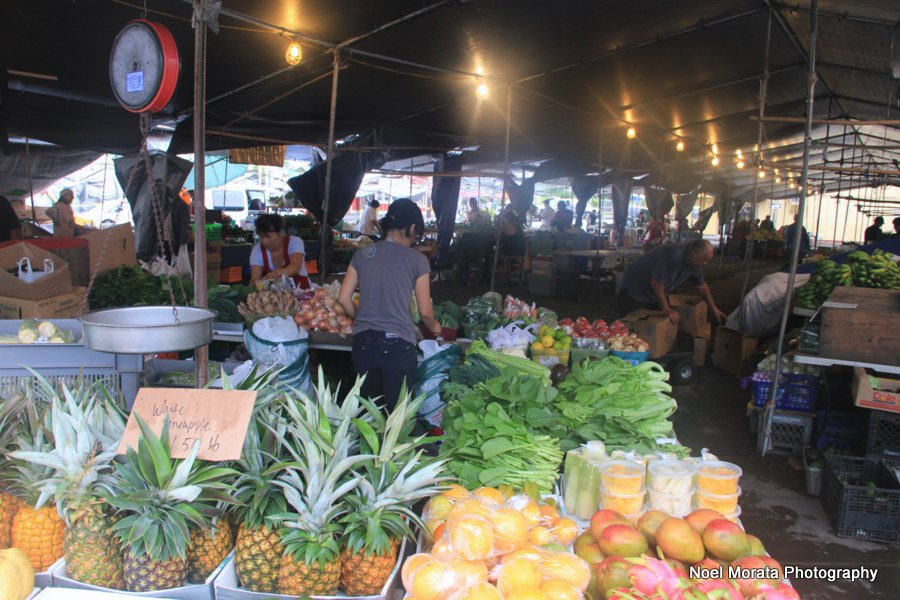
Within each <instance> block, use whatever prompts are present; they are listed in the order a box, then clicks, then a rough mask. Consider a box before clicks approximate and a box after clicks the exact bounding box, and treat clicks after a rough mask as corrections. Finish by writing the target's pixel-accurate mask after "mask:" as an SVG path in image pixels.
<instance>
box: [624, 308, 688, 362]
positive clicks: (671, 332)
mask: <svg viewBox="0 0 900 600" xmlns="http://www.w3.org/2000/svg"><path fill="white" fill-rule="evenodd" d="M622 322H623V323H625V324H626V325H628V328H629V329H631V330H632V331H634V332H635V333H636V334H637V336H638V337H639V338H641V339H642V340H644V341H645V342H647V343H648V344H649V345H650V358H659V357H660V356H663V355H664V354H667V353H668V352H669V350H671V349H672V346H674V345H675V336H676V335H677V334H678V328H677V327H676V326H675V325H672V323H671V321H669V319H668V317H666V315H665V314H664V313H662V312H660V311H655V310H636V311H634V312H632V313H629V314H628V316H626V317H625V318H624V319H622Z"/></svg>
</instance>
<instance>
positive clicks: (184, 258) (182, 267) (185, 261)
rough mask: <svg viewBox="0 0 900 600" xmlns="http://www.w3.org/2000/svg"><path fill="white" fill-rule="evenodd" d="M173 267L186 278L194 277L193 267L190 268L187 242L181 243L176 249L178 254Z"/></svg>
mask: <svg viewBox="0 0 900 600" xmlns="http://www.w3.org/2000/svg"><path fill="white" fill-rule="evenodd" d="M175 269H176V270H177V271H178V274H179V275H181V276H182V277H186V278H187V279H192V278H193V277H194V272H193V269H191V255H190V253H189V252H188V247H187V244H182V245H181V247H180V248H179V249H178V256H177V257H175Z"/></svg>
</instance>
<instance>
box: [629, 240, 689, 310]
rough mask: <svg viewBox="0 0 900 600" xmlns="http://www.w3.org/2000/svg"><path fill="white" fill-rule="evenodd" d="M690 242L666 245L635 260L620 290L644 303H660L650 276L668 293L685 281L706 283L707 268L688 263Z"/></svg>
mask: <svg viewBox="0 0 900 600" xmlns="http://www.w3.org/2000/svg"><path fill="white" fill-rule="evenodd" d="M686 258H687V244H663V245H662V246H659V247H657V248H654V249H653V250H651V251H650V252H648V253H647V254H644V255H643V256H641V257H640V258H638V259H636V260H633V261H631V263H630V264H629V265H628V267H627V268H626V269H625V273H624V274H623V275H622V285H621V288H620V290H621V291H624V292H626V293H627V294H628V295H629V296H630V297H631V298H632V299H633V300H635V301H637V302H641V303H643V304H652V303H654V302H656V296H655V295H654V294H653V288H651V287H650V279H651V278H653V279H655V280H656V281H658V282H660V283H661V284H662V285H663V288H664V289H665V290H666V294H669V293H671V292H672V291H673V290H675V289H677V288H678V286H680V285H681V284H682V283H684V282H685V281H687V280H690V281H691V283H694V284H696V285H700V284H701V283H703V271H702V270H701V269H700V267H694V266H691V265H689V264H687V262H686Z"/></svg>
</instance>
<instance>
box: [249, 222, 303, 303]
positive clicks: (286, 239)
mask: <svg viewBox="0 0 900 600" xmlns="http://www.w3.org/2000/svg"><path fill="white" fill-rule="evenodd" d="M255 225H256V234H257V235H258V236H259V243H258V244H257V245H255V246H254V247H253V250H251V252H250V281H251V282H253V281H259V280H260V279H276V278H278V277H281V276H282V275H287V276H288V277H290V278H291V279H293V280H294V283H295V284H297V286H298V287H300V288H301V289H304V290H307V289H309V287H310V285H309V273H307V271H306V262H305V260H304V259H305V256H304V254H305V249H304V247H303V240H301V239H300V238H298V237H296V236H293V235H285V234H284V233H283V230H284V220H283V219H282V218H281V216H280V215H274V214H273V215H268V214H267V215H260V216H259V217H257V219H256V223H255Z"/></svg>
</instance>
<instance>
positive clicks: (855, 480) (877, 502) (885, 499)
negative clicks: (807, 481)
mask: <svg viewBox="0 0 900 600" xmlns="http://www.w3.org/2000/svg"><path fill="white" fill-rule="evenodd" d="M898 469H900V459H892V458H882V457H867V458H861V457H855V456H840V455H837V454H826V455H825V473H824V475H825V480H824V482H823V486H822V504H823V506H824V507H825V512H826V513H828V518H829V519H830V520H831V524H832V526H833V527H834V533H835V535H837V536H838V537H843V538H855V539H860V540H868V541H872V542H881V543H885V544H900V483H898V479H897V477H898V475H897V472H898Z"/></svg>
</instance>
